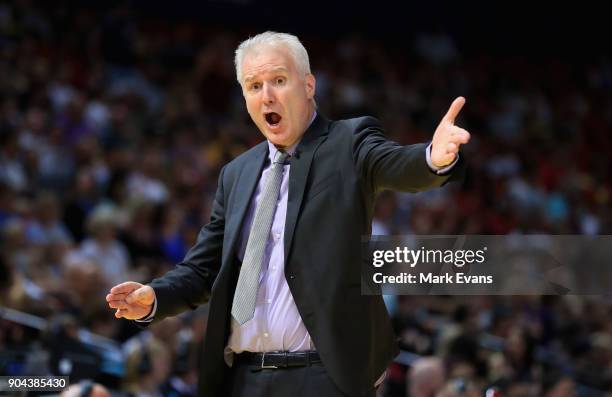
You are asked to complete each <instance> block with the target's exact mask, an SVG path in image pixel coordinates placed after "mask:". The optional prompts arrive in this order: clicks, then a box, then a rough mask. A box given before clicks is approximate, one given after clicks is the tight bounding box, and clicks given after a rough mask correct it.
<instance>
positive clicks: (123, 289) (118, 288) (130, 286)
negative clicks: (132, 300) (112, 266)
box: [110, 281, 140, 294]
mask: <svg viewBox="0 0 612 397" xmlns="http://www.w3.org/2000/svg"><path fill="white" fill-rule="evenodd" d="M137 288H140V284H139V283H136V282H134V281H126V282H125V283H121V284H117V285H115V286H114V287H113V288H111V289H110V293H111V294H129V293H130V292H132V291H134V290H135V289H137Z"/></svg>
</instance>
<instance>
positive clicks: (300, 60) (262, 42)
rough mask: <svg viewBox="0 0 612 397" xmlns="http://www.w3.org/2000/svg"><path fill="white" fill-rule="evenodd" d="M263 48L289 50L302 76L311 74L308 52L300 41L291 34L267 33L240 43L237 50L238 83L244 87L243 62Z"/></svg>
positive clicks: (235, 61) (235, 60) (235, 59)
mask: <svg viewBox="0 0 612 397" xmlns="http://www.w3.org/2000/svg"><path fill="white" fill-rule="evenodd" d="M262 46H271V47H277V46H284V47H285V48H286V49H288V50H289V54H290V55H291V57H292V58H293V61H294V62H295V66H296V67H297V69H298V71H299V72H300V74H302V75H303V76H306V75H307V74H309V73H310V61H309V60H308V52H307V51H306V48H304V46H303V45H302V43H301V42H300V40H299V39H298V38H297V37H296V36H294V35H292V34H289V33H277V32H271V31H267V32H264V33H260V34H258V35H257V36H254V37H250V38H248V39H246V40H245V41H243V42H242V43H240V45H239V46H238V48H237V49H236V57H235V58H234V63H235V64H236V79H237V80H238V83H240V85H242V61H243V60H244V56H245V55H246V53H247V52H249V51H253V50H256V49H257V48H260V47H262Z"/></svg>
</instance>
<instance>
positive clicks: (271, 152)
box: [268, 110, 317, 163]
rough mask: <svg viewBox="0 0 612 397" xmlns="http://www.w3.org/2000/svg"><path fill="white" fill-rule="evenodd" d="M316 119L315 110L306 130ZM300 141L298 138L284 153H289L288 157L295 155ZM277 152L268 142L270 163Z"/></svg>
mask: <svg viewBox="0 0 612 397" xmlns="http://www.w3.org/2000/svg"><path fill="white" fill-rule="evenodd" d="M316 118H317V111H316V110H315V111H314V112H313V113H312V118H311V119H310V123H308V126H307V127H306V129H308V128H309V127H310V125H311V124H312V122H313V121H314V119H316ZM301 140H302V138H300V139H299V140H298V141H297V142H296V143H294V144H293V145H291V146H289V147H288V148H287V150H286V152H287V153H289V155H290V156H293V154H294V153H295V149H296V148H297V145H299V144H300V141H301ZM278 152H279V150H278V149H277V148H276V146H274V145H273V144H272V143H271V142H270V141H268V158H269V159H270V162H271V163H273V162H274V159H275V158H276V155H277V153H278Z"/></svg>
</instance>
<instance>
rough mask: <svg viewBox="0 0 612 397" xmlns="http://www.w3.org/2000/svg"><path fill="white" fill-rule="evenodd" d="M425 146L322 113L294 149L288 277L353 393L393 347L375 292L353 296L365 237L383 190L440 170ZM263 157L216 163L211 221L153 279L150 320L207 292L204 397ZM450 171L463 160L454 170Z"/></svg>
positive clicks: (403, 187)
mask: <svg viewBox="0 0 612 397" xmlns="http://www.w3.org/2000/svg"><path fill="white" fill-rule="evenodd" d="M425 147H426V145H425V144H417V145H411V146H400V145H398V144H396V143H394V142H391V141H389V140H387V139H386V138H385V137H384V135H383V132H382V128H381V126H380V123H379V122H378V121H377V120H376V119H374V118H371V117H363V118H357V119H350V120H341V121H329V120H327V119H325V118H324V117H323V116H321V115H318V116H317V117H316V119H315V120H314V122H313V123H312V125H311V126H310V127H309V128H308V130H307V131H306V133H305V135H304V136H303V138H302V140H301V142H300V144H299V145H298V147H297V152H296V154H295V155H294V156H293V158H292V159H291V168H290V174H289V198H288V204H287V217H286V223H285V235H284V243H285V277H286V279H287V283H288V285H289V288H290V290H291V293H292V295H293V298H294V300H295V303H296V305H297V308H298V310H299V313H300V315H301V317H302V320H303V321H304V324H305V326H306V328H307V330H308V332H309V333H310V335H311V337H312V340H313V342H314V345H315V346H316V348H317V350H318V352H319V354H320V356H321V359H322V361H323V364H324V366H325V367H326V369H327V371H328V373H329V374H330V376H331V378H332V379H333V381H334V382H335V383H336V385H337V386H338V387H339V388H340V389H341V390H343V391H344V392H345V393H347V394H348V395H350V396H359V395H361V394H363V393H365V392H366V391H368V390H371V389H372V387H373V385H374V383H375V381H376V380H377V379H378V378H379V377H380V375H381V374H382V373H383V371H384V370H385V368H386V367H387V365H388V364H389V362H390V361H391V360H392V359H393V358H394V357H395V356H396V355H397V354H398V351H399V350H398V347H397V342H396V338H395V336H394V333H393V330H392V328H391V323H390V320H389V317H388V314H387V311H386V309H385V305H384V302H383V300H382V298H381V296H362V295H361V284H360V280H361V273H360V272H361V259H360V253H361V244H362V243H361V240H362V236H364V235H369V234H370V233H371V220H372V213H373V209H374V200H375V197H376V195H377V193H378V192H379V191H381V190H383V189H393V190H400V191H408V192H416V191H420V190H424V189H428V188H432V187H436V186H440V185H442V184H443V183H445V182H446V181H447V180H448V178H449V176H439V175H437V174H435V173H433V172H432V171H431V170H430V169H429V167H428V166H427V163H426V160H425ZM267 156H268V145H267V142H265V141H264V142H262V143H261V144H259V145H257V146H255V147H254V148H252V149H250V150H249V151H247V152H245V153H244V154H242V155H241V156H239V157H237V158H236V159H234V160H233V161H232V162H230V163H229V164H227V165H226V166H225V167H224V168H223V170H222V171H221V174H220V176H219V183H218V188H217V192H216V196H215V201H214V205H213V209H212V215H211V220H210V223H209V224H207V225H206V226H204V227H203V228H202V230H201V232H200V234H199V236H198V240H197V243H196V244H195V246H194V247H193V248H192V249H191V250H190V251H189V253H188V254H187V256H186V257H185V259H184V261H183V262H182V263H180V264H178V265H177V266H176V267H175V268H174V269H173V270H171V271H170V272H168V273H167V274H165V275H164V276H163V277H161V278H159V279H156V280H154V281H153V282H152V283H151V285H152V287H153V288H154V290H155V293H156V296H157V302H158V303H157V304H158V306H157V313H156V316H155V318H156V320H159V319H161V318H164V317H167V316H172V315H176V314H178V313H180V312H182V311H185V310H188V309H194V308H196V307H197V306H198V305H200V304H202V303H205V302H207V301H209V300H210V310H209V319H208V329H207V333H206V338H205V342H204V349H203V352H202V356H201V362H200V395H201V396H219V395H221V393H220V391H219V387H220V385H221V383H222V381H223V379H224V375H225V374H226V373H227V369H228V367H227V365H226V364H225V362H224V358H223V350H224V347H225V346H226V344H227V340H228V336H229V331H230V329H229V328H230V325H229V324H230V321H229V320H230V315H231V314H230V311H231V306H232V299H233V295H234V289H235V286H236V281H237V277H238V272H239V264H238V263H237V262H236V260H235V257H236V245H237V244H236V242H237V240H238V236H239V234H240V230H241V227H242V222H243V218H244V216H245V214H246V211H247V208H248V206H249V202H250V200H251V196H252V194H253V192H254V189H255V187H256V186H257V183H258V181H259V178H260V175H261V172H262V169H263V167H264V163H265V160H266V159H267ZM458 169H461V164H458V165H457V166H456V167H455V168H454V169H453V170H454V171H453V173H454V174H455V173H456V171H457V170H458Z"/></svg>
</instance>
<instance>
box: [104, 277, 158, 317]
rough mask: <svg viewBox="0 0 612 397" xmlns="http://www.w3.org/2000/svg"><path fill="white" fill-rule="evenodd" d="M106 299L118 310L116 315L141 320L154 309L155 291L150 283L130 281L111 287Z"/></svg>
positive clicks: (110, 305) (109, 304)
mask: <svg viewBox="0 0 612 397" xmlns="http://www.w3.org/2000/svg"><path fill="white" fill-rule="evenodd" d="M106 301H107V302H108V306H109V307H110V308H112V309H116V310H117V311H116V312H115V317H117V318H122V317H123V318H125V319H127V320H140V319H143V318H145V317H147V316H148V315H149V314H150V313H151V310H153V302H155V291H154V290H153V288H151V287H150V286H148V285H143V284H140V283H136V282H134V281H128V282H125V283H121V284H118V285H115V286H114V287H113V288H111V290H110V293H109V294H108V295H106Z"/></svg>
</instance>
